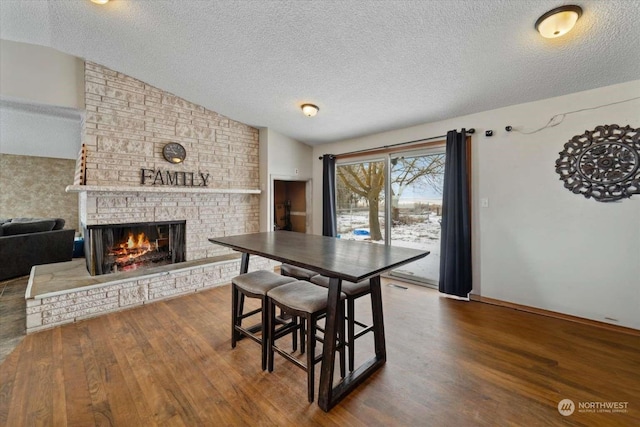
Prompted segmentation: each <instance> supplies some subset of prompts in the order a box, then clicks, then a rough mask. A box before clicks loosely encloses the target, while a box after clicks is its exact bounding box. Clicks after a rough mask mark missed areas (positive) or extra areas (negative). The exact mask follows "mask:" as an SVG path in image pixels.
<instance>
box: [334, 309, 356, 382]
mask: <svg viewBox="0 0 640 427" xmlns="http://www.w3.org/2000/svg"><path fill="white" fill-rule="evenodd" d="M338 319H342V321H341V322H340V331H339V337H340V378H344V376H345V370H346V369H345V365H346V363H345V359H346V358H345V352H346V351H347V343H346V342H345V336H344V305H341V306H340V312H339V313H338ZM349 355H351V347H349ZM351 370H353V369H351Z"/></svg>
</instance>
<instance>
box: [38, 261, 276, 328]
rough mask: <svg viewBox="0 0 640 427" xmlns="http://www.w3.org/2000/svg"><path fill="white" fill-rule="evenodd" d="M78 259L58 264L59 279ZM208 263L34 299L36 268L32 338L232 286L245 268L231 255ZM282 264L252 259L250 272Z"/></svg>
mask: <svg viewBox="0 0 640 427" xmlns="http://www.w3.org/2000/svg"><path fill="white" fill-rule="evenodd" d="M220 258H223V257H220ZM78 261H83V260H74V261H71V262H68V263H59V264H58V269H59V277H58V279H62V278H63V277H60V276H64V278H66V279H67V280H68V279H70V278H71V277H72V276H73V274H74V271H77V270H76V269H77V268H79V267H81V266H83V263H81V262H78ZM206 261H207V260H198V261H197V262H194V265H191V266H189V267H186V268H184V267H183V268H179V269H175V270H172V271H164V272H155V273H152V274H146V275H137V276H129V277H125V278H123V277H120V278H117V277H113V276H114V274H107V275H103V276H93V277H100V278H102V277H107V278H108V277H109V276H111V277H113V278H114V279H115V280H113V281H109V282H104V283H95V282H94V283H92V284H88V285H87V286H77V285H78V283H77V282H76V283H74V285H76V286H73V287H71V288H69V289H66V290H58V291H56V292H48V293H44V294H40V295H35V296H33V297H29V293H30V292H31V289H30V288H32V283H33V280H34V278H35V277H36V276H37V275H38V274H37V273H35V271H36V268H35V267H34V268H33V269H32V271H31V277H30V279H29V288H28V289H27V309H26V310H27V322H26V323H27V325H26V326H27V334H31V333H33V332H37V331H40V330H43V329H48V328H53V327H55V326H60V325H64V324H67V323H74V322H77V321H80V320H84V319H88V318H91V317H96V316H101V315H103V314H107V313H113V312H116V311H121V310H126V309H130V308H134V307H138V306H143V305H146V304H149V303H153V302H156V301H161V300H165V299H168V298H175V297H179V296H181V295H186V294H189V293H193V292H200V291H203V290H206V289H209V288H212V287H216V286H223V285H226V284H229V283H230V281H231V278H232V277H234V276H236V275H238V272H239V270H240V259H239V257H238V256H233V257H227V259H224V260H223V259H221V260H219V261H217V262H211V259H208V261H209V262H206ZM201 262H203V263H201ZM200 263H201V264H200ZM63 264H67V265H66V266H65V265H63ZM181 264H183V263H181ZM198 264H199V265H198ZM278 264H279V263H276V262H275V261H271V260H268V259H266V258H261V257H253V258H252V261H251V263H250V268H249V270H250V271H255V270H258V269H274V268H275V267H276V265H278ZM51 265H55V264H51ZM41 267H45V266H38V268H41ZM65 267H66V268H67V269H68V271H67V272H66V273H65V272H64V268H65ZM158 268H161V267H158ZM174 268H175V265H174ZM85 271H86V270H85ZM42 273H44V274H43V275H44V276H50V277H52V276H54V275H55V274H54V273H53V272H49V273H46V272H44V271H42ZM87 274H88V273H87ZM116 274H118V273H116ZM90 277H91V276H90Z"/></svg>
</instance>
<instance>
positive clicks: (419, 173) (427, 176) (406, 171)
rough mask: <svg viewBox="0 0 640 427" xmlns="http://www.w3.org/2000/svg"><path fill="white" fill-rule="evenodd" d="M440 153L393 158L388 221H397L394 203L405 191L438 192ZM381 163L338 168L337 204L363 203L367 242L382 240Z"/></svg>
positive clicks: (441, 159)
mask: <svg viewBox="0 0 640 427" xmlns="http://www.w3.org/2000/svg"><path fill="white" fill-rule="evenodd" d="M444 159H445V156H444V154H434V155H429V156H416V157H397V158H393V159H392V161H391V163H392V171H391V192H392V194H391V205H392V220H397V219H398V200H399V199H400V197H401V196H402V193H403V192H404V191H405V190H406V189H407V188H408V187H410V186H411V187H413V188H414V189H415V188H418V189H419V188H421V187H424V188H426V187H427V186H428V187H431V188H432V189H434V190H436V191H440V188H441V187H442V177H443V173H444ZM384 169H385V165H384V162H381V161H378V162H361V163H355V164H349V165H340V166H338V168H337V175H338V178H339V179H338V191H337V193H338V199H339V201H340V203H339V205H342V206H345V205H348V204H350V205H351V206H353V205H358V202H359V201H363V202H364V203H365V204H366V205H367V207H368V214H369V232H370V239H371V240H373V241H380V240H382V239H383V235H382V230H381V223H380V204H381V202H382V201H383V199H384V191H383V190H384V184H385V182H384V181H385V171H384Z"/></svg>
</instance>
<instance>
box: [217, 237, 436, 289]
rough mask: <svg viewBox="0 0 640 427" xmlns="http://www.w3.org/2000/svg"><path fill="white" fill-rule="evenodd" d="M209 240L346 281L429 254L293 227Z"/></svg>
mask: <svg viewBox="0 0 640 427" xmlns="http://www.w3.org/2000/svg"><path fill="white" fill-rule="evenodd" d="M209 241H210V242H212V243H216V244H218V245H222V246H226V247H229V248H231V249H234V250H236V251H239V252H244V253H248V254H252V255H260V256H264V257H266V258H270V259H274V260H276V261H280V262H283V263H286V264H292V265H296V266H298V267H302V268H307V269H309V270H313V271H317V272H318V273H320V274H322V275H324V276H328V277H338V278H340V279H342V280H347V281H349V282H359V281H361V280H365V279H368V278H370V277H373V276H377V275H379V274H380V273H382V272H384V271H387V270H391V269H393V268H396V267H399V266H401V265H404V264H407V263H409V262H412V261H415V260H418V259H420V258H424V257H426V256H427V255H429V251H420V250H416V249H410V248H402V247H397V246H386V245H383V244H377V243H371V242H362V241H355V240H342V239H337V238H334V237H325V236H317V235H313V234H304V233H296V232H293V231H272V232H266V233H252V234H243V235H237V236H228V237H212V238H210V239H209Z"/></svg>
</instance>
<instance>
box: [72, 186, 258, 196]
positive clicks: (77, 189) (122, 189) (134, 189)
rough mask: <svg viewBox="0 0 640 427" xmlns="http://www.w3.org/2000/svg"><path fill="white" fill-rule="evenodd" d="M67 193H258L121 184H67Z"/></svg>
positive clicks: (241, 189)
mask: <svg viewBox="0 0 640 427" xmlns="http://www.w3.org/2000/svg"><path fill="white" fill-rule="evenodd" d="M65 191H66V192H67V193H84V192H94V193H199V194H202V193H212V194H260V193H261V191H260V190H259V189H251V188H207V187H169V186H162V187H151V186H149V187H143V186H130V187H129V186H122V185H68V186H67V188H65Z"/></svg>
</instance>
